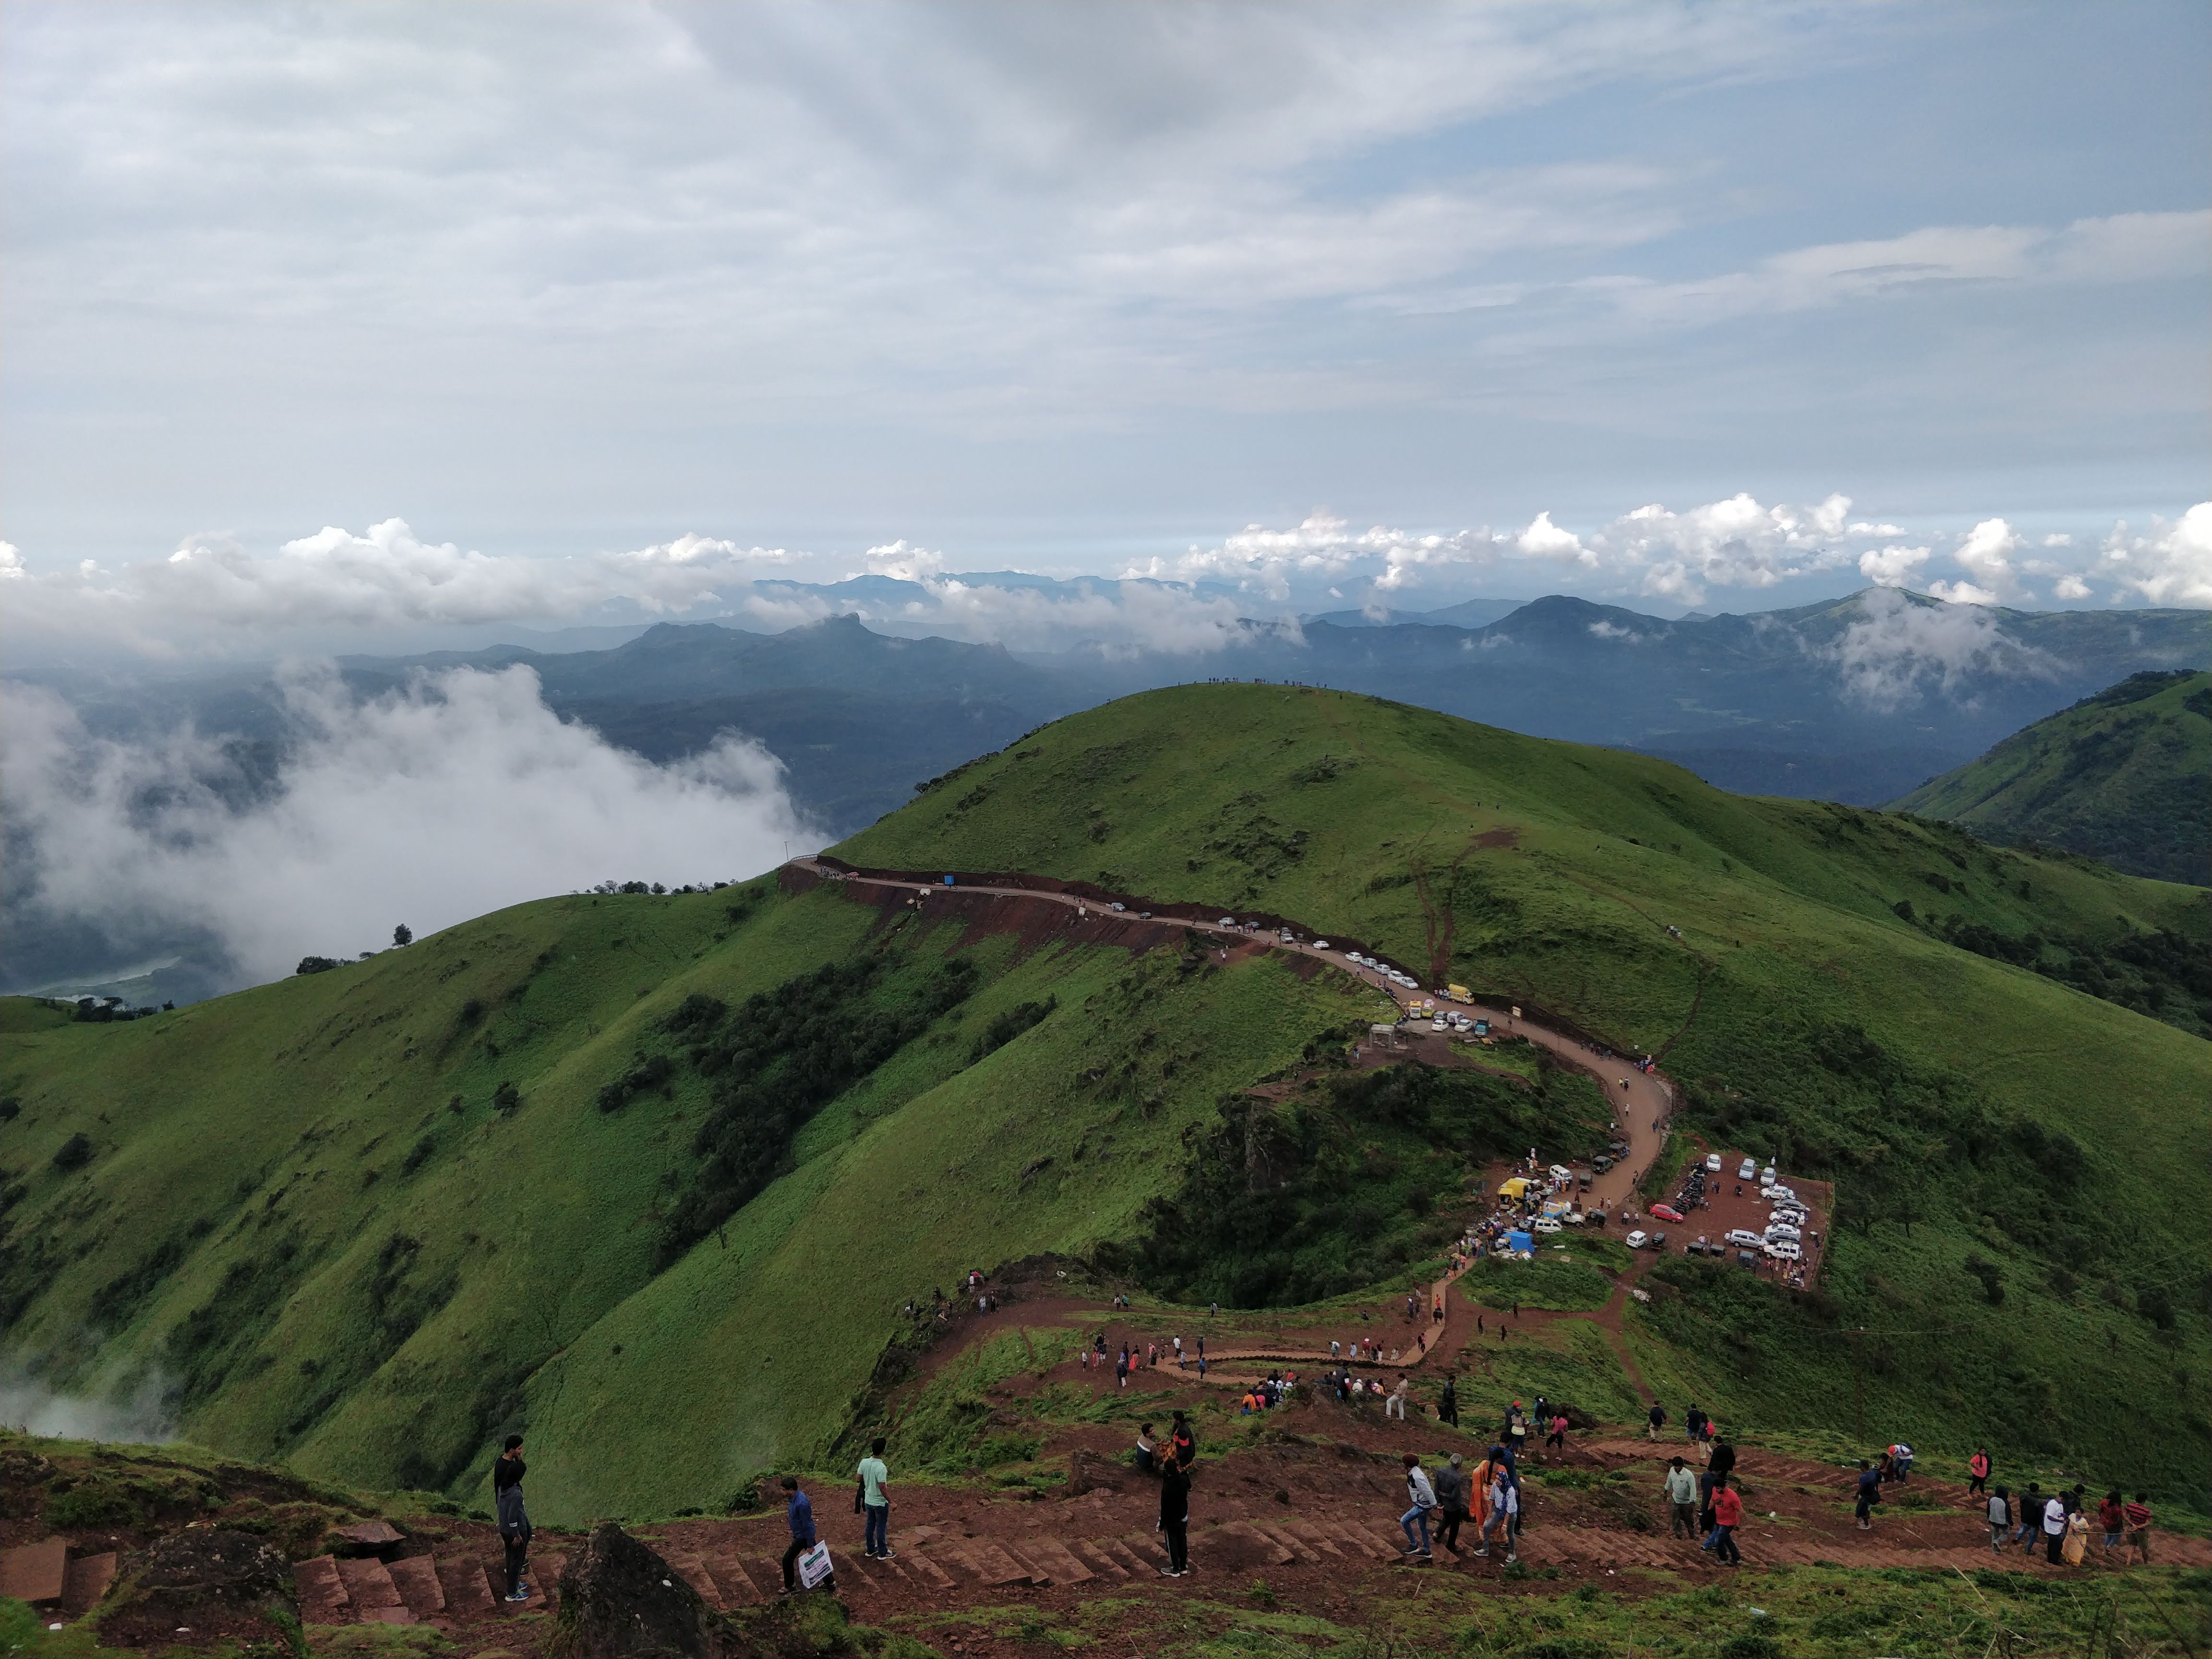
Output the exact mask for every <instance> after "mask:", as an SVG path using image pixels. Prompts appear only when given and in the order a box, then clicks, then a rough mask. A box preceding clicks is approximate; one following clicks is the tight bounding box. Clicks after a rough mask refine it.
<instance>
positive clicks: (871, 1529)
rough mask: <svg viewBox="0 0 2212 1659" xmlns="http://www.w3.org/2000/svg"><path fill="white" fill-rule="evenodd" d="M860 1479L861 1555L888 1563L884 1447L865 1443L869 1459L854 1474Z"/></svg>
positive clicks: (888, 1496)
mask: <svg viewBox="0 0 2212 1659" xmlns="http://www.w3.org/2000/svg"><path fill="white" fill-rule="evenodd" d="M853 1473H854V1474H857V1475H859V1476H860V1509H861V1512H862V1516H863V1519H864V1521H865V1523H866V1524H865V1527H864V1529H863V1531H864V1536H865V1539H866V1541H865V1542H864V1543H863V1544H862V1546H861V1549H860V1553H862V1554H863V1555H866V1556H868V1557H869V1558H871V1559H873V1560H877V1561H888V1560H890V1559H891V1494H890V1478H891V1472H890V1469H889V1468H887V1467H886V1466H885V1465H884V1443H883V1441H882V1440H881V1439H880V1438H878V1439H875V1440H872V1441H871V1442H869V1443H868V1455H866V1457H864V1458H862V1459H861V1460H860V1468H857V1469H855V1470H854V1471H853Z"/></svg>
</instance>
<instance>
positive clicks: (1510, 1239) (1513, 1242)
mask: <svg viewBox="0 0 2212 1659" xmlns="http://www.w3.org/2000/svg"><path fill="white" fill-rule="evenodd" d="M1505 1248H1506V1249H1509V1250H1533V1249H1535V1248H1536V1238H1535V1235H1534V1234H1533V1233H1508V1234H1506V1235H1505Z"/></svg>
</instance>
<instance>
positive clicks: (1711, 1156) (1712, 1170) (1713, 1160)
mask: <svg viewBox="0 0 2212 1659" xmlns="http://www.w3.org/2000/svg"><path fill="white" fill-rule="evenodd" d="M1705 1172H1706V1173H1707V1174H1708V1175H1718V1174H1719V1173H1720V1172H1721V1155H1720V1154H1719V1153H1718V1152H1707V1153H1706V1154H1705Z"/></svg>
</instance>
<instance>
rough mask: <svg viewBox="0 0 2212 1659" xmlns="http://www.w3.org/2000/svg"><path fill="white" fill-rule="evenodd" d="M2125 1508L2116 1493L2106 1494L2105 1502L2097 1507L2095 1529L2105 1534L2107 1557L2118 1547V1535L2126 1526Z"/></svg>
mask: <svg viewBox="0 0 2212 1659" xmlns="http://www.w3.org/2000/svg"><path fill="white" fill-rule="evenodd" d="M2126 1507H2127V1506H2126V1505H2125V1504H2122V1503H2121V1502H2120V1495H2119V1493H2118V1492H2106V1494H2105V1501H2104V1502H2103V1503H2101V1504H2098V1505H2097V1528H2098V1530H2099V1531H2100V1532H2102V1533H2103V1534H2105V1553H2106V1555H2107V1556H2110V1555H2111V1554H2112V1552H2113V1551H2114V1550H2116V1549H2118V1548H2119V1547H2120V1534H2121V1532H2122V1530H2123V1529H2124V1528H2125V1527H2126V1525H2127V1514H2126Z"/></svg>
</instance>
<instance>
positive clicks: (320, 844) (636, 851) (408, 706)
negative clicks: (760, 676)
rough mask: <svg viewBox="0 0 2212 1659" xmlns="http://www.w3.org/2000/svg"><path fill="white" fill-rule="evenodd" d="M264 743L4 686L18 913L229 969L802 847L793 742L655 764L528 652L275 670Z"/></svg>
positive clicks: (761, 860) (715, 749)
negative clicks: (558, 696) (172, 948)
mask: <svg viewBox="0 0 2212 1659" xmlns="http://www.w3.org/2000/svg"><path fill="white" fill-rule="evenodd" d="M283 699H284V709H285V714H286V715H287V719H288V723H289V731H290V735H289V740H288V741H287V742H286V743H285V744H283V746H282V749H281V752H280V754H279V755H278V757H276V760H275V762H274V763H273V765H272V764H270V763H269V761H268V759H267V758H266V757H264V756H258V755H257V754H256V753H255V752H254V751H252V750H250V749H245V748H241V747H240V746H238V745H236V744H223V743H217V742H212V741H210V740H208V739H206V738H202V737H201V736H199V735H198V734H197V733H196V732H191V731H190V730H180V731H178V732H173V733H171V734H169V735H168V736H167V737H166V738H161V739H158V740H153V741H145V742H124V741H118V740H115V739H112V738H99V737H95V736H94V735H92V734H91V733H89V732H88V731H87V730H86V728H85V726H84V725H83V722H82V720H80V718H79V717H78V715H77V714H76V712H75V711H74V710H73V709H71V708H70V707H69V705H68V704H66V703H65V702H63V701H62V700H61V699H60V698H58V697H57V696H53V695H52V693H50V692H47V691H45V690H40V689H38V688H35V687H26V686H18V685H9V686H8V687H7V688H6V689H5V692H4V705H0V720H4V725H0V774H4V788H5V819H4V822H5V830H6V837H7V853H8V859H7V870H6V881H7V894H6V908H7V912H8V916H9V925H10V926H11V927H15V926H18V925H21V926H27V927H32V928H33V929H39V930H43V931H45V932H46V933H53V932H54V931H56V930H58V929H67V930H73V931H74V932H75V933H76V934H77V935H78V936H80V937H82V936H84V935H86V934H90V935H91V936H93V937H95V938H97V939H104V940H106V941H107V943H108V948H109V949H110V951H112V960H114V961H117V962H121V961H127V960H130V959H131V957H133V956H134V955H135V954H137V952H138V951H142V950H143V949H147V948H149V947H152V946H154V945H159V944H160V943H161V942H164V941H169V940H173V939H177V938H179V937H191V938H199V939H211V940H213V941H215V942H216V948H217V949H218V950H219V951H220V953H221V955H222V957H223V959H224V964H225V967H226V968H227V976H228V981H229V982H230V983H231V984H234V985H237V984H252V983H258V982H259V981H265V980H269V979H273V978H276V977H278V976H280V975H283V974H286V973H289V972H290V971H291V970H292V969H293V968H294V966H295V964H296V963H297V962H298V961H299V959H300V958H301V957H303V956H308V955H345V956H351V955H353V954H355V953H356V952H357V951H362V950H364V949H368V948H371V947H374V946H379V945H384V944H386V943H387V942H388V941H389V940H390V939H391V938H392V929H393V928H394V927H395V926H397V925H399V924H402V923H404V924H405V925H407V926H408V927H410V928H412V929H413V930H414V931H415V932H416V933H428V932H430V931H432V930H434V929H436V928H439V927H446V926H448V925H450V924H452V923H453V922H457V921H463V920H465V919H466V918H468V917H471V916H476V915H483V913H484V912H486V911H488V910H493V909H496V908H500V907H501V906H503V905H507V904H513V903H517V902H521V901H523V900H526V899H532V898H538V897H541V896H544V895H545V894H548V893H557V892H568V891H573V890H576V889H579V888H582V887H586V886H589V885H591V884H593V883H595V882H597V881H599V880H602V879H608V878H612V879H627V878H640V879H648V880H656V879H657V880H662V881H665V882H667V883H668V884H671V885H674V884H678V883H682V882H691V881H708V880H714V879H736V878H744V877H748V876H751V875H754V874H757V873H758V872H761V871H763V870H765V869H768V868H769V867H771V866H774V865H775V864H776V863H777V862H778V861H779V860H781V858H782V857H783V856H784V854H785V850H786V847H787V845H788V848H789V850H790V851H792V852H794V853H796V852H799V851H801V850H806V849H811V848H812V847H814V846H816V845H817V844H818V839H819V838H818V836H817V835H816V834H815V832H814V831H812V830H811V829H810V828H809V827H808V826H807V825H806V824H805V823H803V822H802V821H801V820H800V819H799V815H798V814H797V812H796V811H794V810H793V806H792V804H791V801H790V799H789V797H788V796H787V793H785V791H784V787H783V784H782V778H781V764H780V763H778V762H777V761H776V760H775V757H773V756H771V755H769V753H768V752H767V751H766V750H763V749H762V748H761V747H760V746H759V745H758V744H755V743H753V742H752V741H750V739H746V738H738V737H736V736H733V735H728V734H726V735H725V736H723V737H722V738H720V739H719V740H718V741H716V742H715V743H714V744H713V745H712V746H711V747H709V748H708V750H706V751H705V752H704V753H702V754H700V755H698V756H696V757H693V758H691V759H690V760H686V761H684V762H681V763H676V764H673V765H669V766H655V765H653V764H651V763H647V762H646V761H643V760H641V759H639V758H638V757H636V756H635V755H632V754H629V753H628V752H626V751H624V750H618V749H616V748H614V747H612V746H611V745H610V744H607V743H606V742H605V740H604V739H602V738H600V737H599V735H598V733H596V732H592V730H591V729H590V728H588V727H586V726H580V725H571V724H564V723H563V722H562V720H559V719H558V718H556V716H555V715H554V714H553V713H552V711H551V710H550V709H549V708H547V707H546V706H545V704H544V701H543V700H542V698H541V697H540V696H539V692H538V678H537V676H536V675H535V674H533V673H532V671H530V670H528V669H527V668H520V667H518V668H510V669H507V670H506V671H503V672H499V673H485V672H479V671H473V670H453V671H446V672H441V673H426V674H422V675H420V676H418V677H416V678H415V679H414V680H413V681H412V682H411V683H410V684H408V685H407V686H406V687H404V689H402V690H398V691H396V692H393V693H392V694H390V695H388V696H381V697H378V698H375V699H373V700H369V701H366V702H363V701H356V700H355V699H354V698H353V697H351V696H349V694H348V693H347V692H346V690H344V688H343V686H342V685H341V684H339V682H338V681H337V679H336V678H335V677H334V676H333V675H331V674H330V673H329V672H328V671H297V672H293V673H291V674H289V675H288V676H287V677H286V678H284V680H283Z"/></svg>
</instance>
